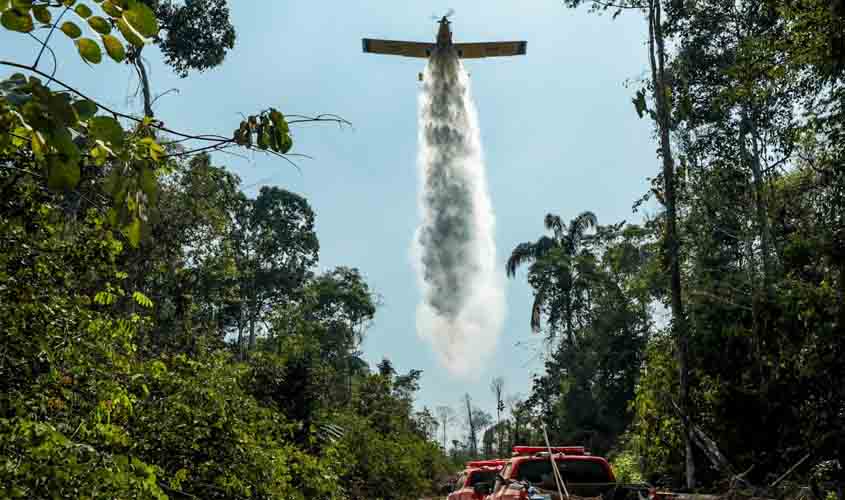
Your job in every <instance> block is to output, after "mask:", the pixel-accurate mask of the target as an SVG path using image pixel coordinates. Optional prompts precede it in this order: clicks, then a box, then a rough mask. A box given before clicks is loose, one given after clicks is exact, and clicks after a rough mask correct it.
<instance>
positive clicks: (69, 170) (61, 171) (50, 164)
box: [47, 156, 79, 191]
mask: <svg viewBox="0 0 845 500" xmlns="http://www.w3.org/2000/svg"><path fill="white" fill-rule="evenodd" d="M77 184H79V162H76V163H70V162H63V161H61V160H60V159H58V158H56V157H55V156H50V157H48V159H47V186H48V187H49V188H50V189H54V190H56V191H67V190H71V189H73V188H75V187H76V185H77Z"/></svg>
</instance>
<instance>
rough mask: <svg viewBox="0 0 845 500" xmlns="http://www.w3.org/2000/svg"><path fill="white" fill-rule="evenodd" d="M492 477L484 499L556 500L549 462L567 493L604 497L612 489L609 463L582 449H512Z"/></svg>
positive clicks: (573, 447)
mask: <svg viewBox="0 0 845 500" xmlns="http://www.w3.org/2000/svg"><path fill="white" fill-rule="evenodd" d="M513 452H514V456H513V457H512V458H511V459H510V460H508V462H507V464H505V466H504V467H503V468H502V470H501V472H500V473H499V475H498V476H497V478H496V482H495V483H494V486H493V492H492V494H491V495H490V496H489V497H487V498H488V500H535V499H537V500H539V499H544V500H559V499H560V495H559V494H558V487H557V484H556V482H555V475H554V470H553V469H552V460H554V463H555V464H556V465H557V468H558V471H560V475H561V477H562V479H563V481H564V484H565V485H566V488H567V490H568V491H569V494H571V495H577V496H582V497H595V496H600V495H602V496H604V494H605V493H608V492H610V491H612V490H614V489H615V487H616V479H615V477H614V476H613V470H612V469H611V468H610V464H608V463H607V460H605V459H604V458H602V457H596V456H592V455H590V454H589V453H588V452H587V451H586V450H585V449H584V447H582V446H557V447H552V448H551V454H550V453H549V448H546V447H544V446H542V447H541V446H514V448H513Z"/></svg>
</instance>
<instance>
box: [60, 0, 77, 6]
mask: <svg viewBox="0 0 845 500" xmlns="http://www.w3.org/2000/svg"><path fill="white" fill-rule="evenodd" d="M62 3H63V4H64V5H65V6H66V7H73V4H75V3H76V0H62Z"/></svg>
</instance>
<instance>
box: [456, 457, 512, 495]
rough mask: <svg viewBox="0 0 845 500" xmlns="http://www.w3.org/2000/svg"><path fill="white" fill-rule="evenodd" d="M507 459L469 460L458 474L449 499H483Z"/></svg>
mask: <svg viewBox="0 0 845 500" xmlns="http://www.w3.org/2000/svg"><path fill="white" fill-rule="evenodd" d="M506 462H507V460H475V461H472V462H467V464H466V469H464V471H463V472H461V474H460V475H459V476H458V479H457V480H456V481H455V486H454V488H453V490H452V493H450V494H449V497H448V500H482V499H483V498H484V497H486V496H487V494H489V493H490V488H491V486H492V485H493V483H494V482H495V480H496V475H497V474H498V473H499V471H500V470H502V466H503V465H505V463H506Z"/></svg>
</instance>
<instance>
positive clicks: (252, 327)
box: [249, 311, 256, 351]
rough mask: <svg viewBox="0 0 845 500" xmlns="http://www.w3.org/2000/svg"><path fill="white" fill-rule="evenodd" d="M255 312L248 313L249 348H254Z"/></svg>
mask: <svg viewBox="0 0 845 500" xmlns="http://www.w3.org/2000/svg"><path fill="white" fill-rule="evenodd" d="M255 316H256V314H255V312H254V311H253V312H252V313H250V315H249V350H250V351H252V350H253V349H255Z"/></svg>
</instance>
